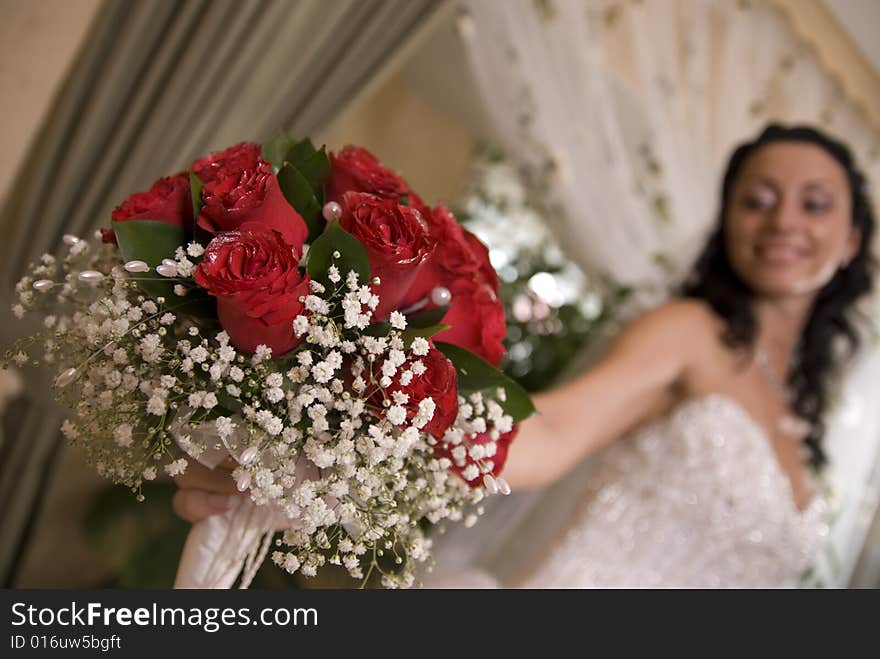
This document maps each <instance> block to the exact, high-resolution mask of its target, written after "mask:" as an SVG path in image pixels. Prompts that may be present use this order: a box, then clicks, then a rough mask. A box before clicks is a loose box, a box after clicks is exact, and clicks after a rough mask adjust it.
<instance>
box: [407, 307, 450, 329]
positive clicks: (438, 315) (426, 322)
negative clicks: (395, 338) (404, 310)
mask: <svg viewBox="0 0 880 659" xmlns="http://www.w3.org/2000/svg"><path fill="white" fill-rule="evenodd" d="M447 311H449V305H448V304H447V305H445V306H442V307H435V308H433V309H430V310H428V311H422V312H421V313H416V314H413V315H412V316H407V317H406V326H407V327H419V328H421V327H431V326H432V325H436V324H437V323H439V322H440V321H441V320H443V316H445V315H446V312H447Z"/></svg>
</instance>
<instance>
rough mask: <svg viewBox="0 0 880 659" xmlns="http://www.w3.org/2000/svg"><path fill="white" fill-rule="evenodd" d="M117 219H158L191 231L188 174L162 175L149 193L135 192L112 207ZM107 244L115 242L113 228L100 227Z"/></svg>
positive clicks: (191, 220)
mask: <svg viewBox="0 0 880 659" xmlns="http://www.w3.org/2000/svg"><path fill="white" fill-rule="evenodd" d="M112 218H113V221H114V222H125V221H127V220H158V221H160V222H167V223H168V224H173V225H175V226H178V227H182V228H183V229H184V231H186V232H187V234H190V233H192V229H193V213H192V196H191V194H190V191H189V176H187V175H186V174H177V175H176V176H168V177H166V178H160V179H159V180H158V181H156V182H155V183H153V186H152V187H151V188H150V189H149V190H148V191H147V192H136V193H134V194H133V195H131V196H130V197H128V199H126V200H125V201H123V202H122V203H121V204H119V206H117V207H116V208H115V209H113V214H112ZM101 239H102V240H103V241H104V242H105V243H114V244H115V243H116V235H115V234H114V233H113V231H112V230H105V229H102V230H101Z"/></svg>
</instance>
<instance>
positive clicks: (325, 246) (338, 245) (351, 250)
mask: <svg viewBox="0 0 880 659" xmlns="http://www.w3.org/2000/svg"><path fill="white" fill-rule="evenodd" d="M336 252H338V253H339V257H338V258H335V257H334V253H336ZM331 265H335V266H336V267H337V268H338V269H339V274H340V276H341V277H342V281H345V278H346V276H348V273H349V271H351V270H354V271H355V272H356V273H357V275H358V281H359V282H360V283H361V284H364V283H368V282H369V280H370V259H369V257H368V256H367V250H366V249H364V246H363V245H361V243H360V241H359V240H358V239H357V238H355V237H354V236H352V235H351V234H350V233H349V232H348V231H346V230H345V229H343V228H342V227H341V226H339V221H338V220H333V222H331V223H330V226H329V227H327V230H326V231H325V232H324V233H322V234H321V235H320V236H319V237H318V239H317V240H315V242H313V243H312V246H311V247H309V253H308V255H307V258H306V271H307V272H308V273H309V276H310V277H311V278H312V279H314V280H316V281H319V282H321V283H322V284H324V285H325V286H327V287H335V286H336V284H334V283H333V282H331V281H330V280H329V279H328V278H327V271H328V270H329V268H330V266H331Z"/></svg>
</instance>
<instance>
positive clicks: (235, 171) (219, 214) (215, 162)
mask: <svg viewBox="0 0 880 659" xmlns="http://www.w3.org/2000/svg"><path fill="white" fill-rule="evenodd" d="M192 169H193V172H194V173H195V174H196V176H198V177H199V178H200V179H201V180H202V182H203V183H204V187H203V188H202V201H203V202H204V205H203V206H202V212H201V213H199V218H198V224H199V226H200V227H202V228H203V229H205V230H206V231H208V232H210V233H212V234H217V233H219V232H221V231H230V230H233V229H237V228H238V227H240V226H241V225H242V224H244V223H245V222H259V223H260V224H264V225H266V226H267V227H269V228H270V229H275V230H276V231H278V232H279V233H280V234H281V235H282V236H283V237H284V240H285V241H287V243H288V244H290V245H293V246H294V247H295V248H296V249H297V250H301V249H302V245H303V243H304V242H305V240H306V237H307V236H308V233H309V230H308V227H307V226H306V223H305V221H304V220H303V219H302V217H301V216H300V214H299V213H297V212H296V210H294V208H293V206H291V205H290V204H289V203H288V202H287V199H285V197H284V194H283V193H282V192H281V186H279V185H278V178H277V177H276V176H275V174H273V173H272V166H271V165H270V164H269V163H268V162H266V161H265V160H263V158H262V157H261V156H260V146H259V145H258V144H252V143H249V142H242V143H241V144H237V145H235V146H233V147H231V148H229V149H226V151H223V152H221V153H215V154H211V155H209V156H206V157H204V158H201V159H200V160H197V161H196V162H195V163H194V164H193V167H192Z"/></svg>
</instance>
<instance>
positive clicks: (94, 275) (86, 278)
mask: <svg viewBox="0 0 880 659" xmlns="http://www.w3.org/2000/svg"><path fill="white" fill-rule="evenodd" d="M103 278H104V274H103V273H101V272H98V271H97V270H83V271H82V272H81V273H79V274H78V275H77V279H79V280H80V281H83V282H86V283H87V284H94V283H96V282H99V281H101V280H102V279H103Z"/></svg>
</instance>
